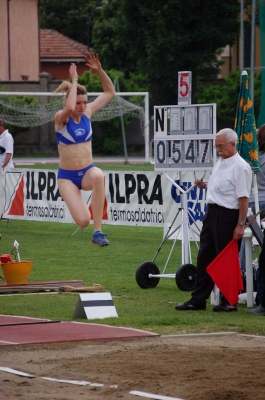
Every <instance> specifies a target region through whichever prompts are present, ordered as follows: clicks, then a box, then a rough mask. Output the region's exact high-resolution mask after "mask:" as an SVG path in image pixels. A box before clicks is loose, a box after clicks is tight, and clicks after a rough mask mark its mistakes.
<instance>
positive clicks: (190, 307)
mask: <svg viewBox="0 0 265 400" xmlns="http://www.w3.org/2000/svg"><path fill="white" fill-rule="evenodd" d="M175 309H176V310H182V311H188V310H206V306H205V305H200V306H195V305H194V304H192V303H191V302H190V301H185V303H180V304H177V305H176V306H175Z"/></svg>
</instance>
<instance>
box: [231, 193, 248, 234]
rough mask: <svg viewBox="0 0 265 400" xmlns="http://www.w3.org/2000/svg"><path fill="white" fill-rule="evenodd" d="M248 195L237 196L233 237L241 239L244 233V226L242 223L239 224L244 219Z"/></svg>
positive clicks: (246, 211)
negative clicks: (236, 217) (237, 208)
mask: <svg viewBox="0 0 265 400" xmlns="http://www.w3.org/2000/svg"><path fill="white" fill-rule="evenodd" d="M248 202H249V198H248V197H239V215H238V224H237V226H236V227H235V229H234V239H236V240H238V239H241V238H242V236H243V235H244V230H245V227H244V225H240V223H243V222H245V221H246V218H247V213H248Z"/></svg>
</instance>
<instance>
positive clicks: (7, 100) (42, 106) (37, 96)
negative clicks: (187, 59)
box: [0, 92, 149, 162]
mask: <svg viewBox="0 0 265 400" xmlns="http://www.w3.org/2000/svg"><path fill="white" fill-rule="evenodd" d="M99 94H100V93H88V101H89V102H92V101H93V100H94V99H95V98H96V97H97V96H98V95H99ZM64 98H65V94H64V93H50V92H48V93H46V92H0V118H2V119H4V120H5V121H6V122H7V123H10V124H11V125H15V126H19V127H22V128H30V127H34V126H39V125H43V124H45V123H48V122H51V121H53V119H54V115H55V113H56V112H57V111H59V110H61V109H62V107H63V103H64ZM126 98H130V99H132V100H133V102H132V101H128V100H126ZM148 109H149V98H148V92H118V93H116V94H115V96H114V97H113V99H112V100H111V101H110V102H109V103H108V104H107V105H106V106H105V107H104V108H103V109H101V110H100V111H98V112H97V113H95V114H93V116H92V118H91V120H92V121H106V120H110V119H113V118H117V117H123V116H124V115H129V116H132V117H134V118H138V119H139V121H140V129H141V132H142V134H143V135H144V137H145V158H146V161H147V162H148V161H149V116H148V114H149V110H148Z"/></svg>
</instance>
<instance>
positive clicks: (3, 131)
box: [0, 119, 14, 169]
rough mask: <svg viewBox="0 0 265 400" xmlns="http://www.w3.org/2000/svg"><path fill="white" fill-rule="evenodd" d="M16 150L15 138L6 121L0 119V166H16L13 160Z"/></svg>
mask: <svg viewBox="0 0 265 400" xmlns="http://www.w3.org/2000/svg"><path fill="white" fill-rule="evenodd" d="M13 152H14V139H13V136H12V135H11V133H9V132H8V129H7V125H6V122H5V121H4V120H3V119H0V167H1V168H5V169H6V168H8V169H9V168H14V164H13V161H12V157H13Z"/></svg>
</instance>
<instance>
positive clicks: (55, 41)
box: [40, 29, 88, 80]
mask: <svg viewBox="0 0 265 400" xmlns="http://www.w3.org/2000/svg"><path fill="white" fill-rule="evenodd" d="M87 52H88V48H87V46H85V45H84V44H81V43H79V42H76V41H75V40H72V39H70V38H68V37H67V36H64V35H63V34H62V33H59V32H57V31H55V30H53V29H40V69H41V70H40V72H48V73H49V74H50V75H51V76H52V79H58V80H62V79H69V66H70V64H71V63H72V62H74V63H76V65H77V71H78V74H79V75H82V74H83V73H84V72H85V71H86V70H87V66H86V65H85V64H86V60H85V56H86V55H87Z"/></svg>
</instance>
